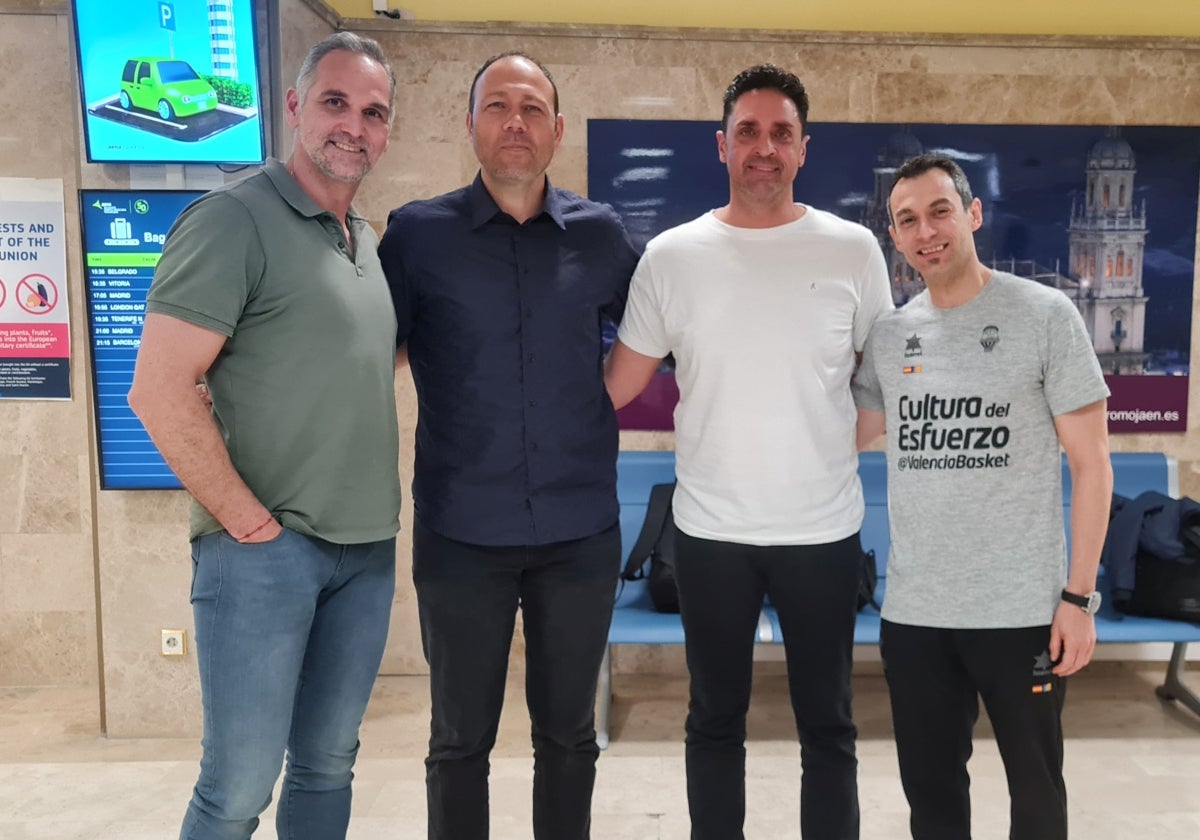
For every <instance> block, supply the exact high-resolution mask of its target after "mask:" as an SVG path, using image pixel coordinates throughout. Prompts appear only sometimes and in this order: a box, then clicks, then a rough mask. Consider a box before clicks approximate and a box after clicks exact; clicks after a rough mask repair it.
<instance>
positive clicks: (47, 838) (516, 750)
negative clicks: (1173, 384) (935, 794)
mask: <svg viewBox="0 0 1200 840" xmlns="http://www.w3.org/2000/svg"><path fill="white" fill-rule="evenodd" d="M773 664H774V663H766V664H765V665H764V666H763V667H760V671H764V672H766V673H764V674H763V675H762V676H760V677H759V678H758V680H757V684H756V688H755V701H754V705H753V708H752V710H751V720H750V741H749V744H748V750H749V759H748V770H747V775H748V779H747V798H748V811H749V813H748V816H747V821H746V836H747V837H748V838H764V839H765V838H771V840H775V839H776V838H797V837H798V836H799V829H798V827H797V811H798V807H799V806H798V791H797V785H798V779H799V772H800V762H799V757H798V749H797V747H796V745H795V743H794V739H793V736H792V731H791V730H792V723H791V718H790V714H791V713H790V709H789V707H788V705H787V699H786V687H785V685H784V680H783V677H782V676H780V675H779V674H778V673H772V672H771V671H772V668H771V667H770V666H771V665H773ZM1160 668H1161V666H1159V665H1154V664H1149V665H1147V664H1143V665H1141V666H1137V667H1135V666H1131V665H1122V664H1119V663H1096V664H1094V665H1093V666H1092V668H1091V669H1090V670H1089V671H1088V672H1085V673H1084V674H1083V675H1081V676H1079V677H1077V678H1075V679H1073V680H1072V683H1071V686H1070V693H1069V696H1068V700H1067V715H1066V718H1067V720H1066V726H1067V733H1068V738H1069V741H1068V745H1067V760H1066V763H1067V768H1066V772H1067V783H1068V786H1069V789H1070V792H1071V823H1072V834H1073V836H1076V837H1079V838H1088V840H1130V838H1136V840H1165V839H1166V838H1181V840H1183V839H1184V838H1186V840H1194V838H1197V837H1200V719H1197V718H1195V717H1194V716H1191V715H1189V714H1188V713H1187V712H1184V711H1182V710H1180V709H1178V708H1175V707H1174V706H1172V705H1163V704H1162V703H1160V702H1159V701H1158V700H1157V699H1156V698H1155V697H1154V693H1153V686H1154V684H1155V680H1156V678H1157V677H1158V676H1159V669H1160ZM864 670H866V671H869V670H870V669H869V668H867V669H864ZM1190 679H1191V681H1192V682H1200V674H1197V673H1196V672H1195V671H1193V672H1192V673H1191V677H1190ZM512 682H514V683H518V682H519V680H513V681H512ZM616 689H617V700H616V705H615V707H614V722H613V723H614V727H613V729H614V732H613V734H614V741H613V745H612V746H611V747H610V748H609V750H608V751H607V752H606V753H605V754H604V755H603V756H602V757H601V760H600V765H599V778H598V781H597V785H596V796H595V803H594V809H593V811H594V818H593V832H592V836H593V837H594V838H596V840H610V839H611V840H625V838H630V840H632V839H633V838H636V840H655V838H662V839H663V840H685V838H686V837H687V836H688V821H687V806H686V800H685V796H684V781H683V749H682V744H681V722H682V718H683V714H684V711H685V708H686V684H685V682H684V680H682V679H680V678H666V677H646V676H624V677H622V676H618V677H617V680H616ZM855 690H856V716H857V718H858V721H859V727H860V732H861V736H860V741H859V758H860V765H861V766H860V773H859V780H860V796H861V801H862V811H863V835H862V836H863V838H864V840H884V838H887V839H888V840H891V838H903V837H905V836H907V835H906V832H905V821H906V816H905V807H904V801H903V796H902V794H901V792H900V786H899V782H898V780H897V778H896V769H895V751H894V748H893V746H892V743H891V729H890V724H889V721H888V713H887V701H886V695H885V691H884V686H883V683H882V678H881V677H879V676H878V675H877V674H872V673H864V674H863V675H861V676H858V677H856V684H855ZM427 691H428V685H427V682H426V680H425V679H423V678H420V677H388V678H384V679H381V680H380V681H379V684H378V686H377V687H376V690H375V695H374V699H373V701H372V704H371V707H370V709H369V711H368V719H367V722H366V724H365V726H364V731H363V736H362V740H363V749H362V753H361V758H360V760H359V764H358V771H357V781H356V783H355V798H354V810H353V819H352V822H351V827H350V837H351V838H354V840H374V839H375V838H380V839H382V838H387V840H408V838H414V840H419V838H423V837H424V836H425V828H424V824H425V817H424V785H423V772H424V771H423V765H422V757H423V753H424V742H425V739H426V727H427V725H428V705H427V700H426V696H427ZM95 720H96V712H95V701H94V699H93V696H92V692H90V691H81V690H68V689H0V837H2V838H4V840H34V838H36V839H37V840H75V839H76V838H79V840H83V839H84V838H87V840H117V838H119V839H120V840H151V838H153V840H169V839H170V838H174V837H175V836H176V832H177V831H178V824H179V818H180V815H181V812H182V808H183V805H184V803H185V801H186V800H187V797H188V795H189V792H190V789H191V785H192V783H193V782H194V780H195V772H196V760H197V757H198V754H199V749H198V745H197V744H196V743H194V742H192V741H190V740H189V741H181V740H142V741H129V740H121V741H118V740H108V739H105V738H102V737H99V736H97V735H96V733H95V725H96V724H95ZM979 734H980V737H979V739H978V744H977V747H976V755H975V758H974V759H973V760H972V765H971V772H972V777H973V780H974V784H973V790H974V806H975V838H976V840H1001V838H1007V836H1008V833H1007V799H1006V794H1005V790H1004V779H1003V771H1002V769H1001V767H1000V763H999V759H998V757H997V755H996V750H995V747H994V746H993V744H992V743H991V741H990V739H989V738H988V736H987V730H986V725H981V731H980V733H979ZM528 744H529V739H528V734H527V723H526V722H525V720H524V710H523V698H522V696H521V694H520V690H519V686H514V688H513V690H512V691H511V692H510V695H509V698H508V704H507V708H506V710H505V717H504V721H503V723H502V726H501V735H500V742H499V744H498V745H497V749H496V751H495V753H494V755H493V762H492V837H493V838H494V840H527V839H528V838H530V837H531V829H530V817H529V798H530V775H531V774H530V769H531V766H532V762H531V759H530V757H529V746H528ZM257 836H259V837H274V831H273V829H272V827H271V823H270V822H269V814H268V818H267V819H265V820H264V826H263V827H262V828H260V829H259V831H258V834H257Z"/></svg>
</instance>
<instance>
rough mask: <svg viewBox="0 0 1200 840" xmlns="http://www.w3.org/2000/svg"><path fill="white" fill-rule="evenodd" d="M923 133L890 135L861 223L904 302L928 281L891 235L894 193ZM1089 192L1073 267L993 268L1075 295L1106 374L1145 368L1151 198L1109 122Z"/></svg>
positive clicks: (1075, 205) (1097, 148)
mask: <svg viewBox="0 0 1200 840" xmlns="http://www.w3.org/2000/svg"><path fill="white" fill-rule="evenodd" d="M924 151H925V149H924V147H923V146H922V144H921V141H920V139H919V138H918V137H917V136H916V135H915V134H913V133H912V132H911V131H908V130H903V131H900V132H897V133H896V134H894V135H892V137H890V138H889V140H888V144H887V145H886V146H885V147H884V148H882V149H881V150H880V151H879V155H878V157H877V159H876V165H875V167H874V174H875V190H874V194H873V195H872V196H871V197H870V198H869V199H868V200H867V202H866V204H865V206H864V209H863V213H862V219H861V221H862V223H863V224H864V225H865V226H866V227H868V228H870V229H871V231H872V232H873V233H874V234H875V236H876V238H877V239H878V240H879V245H880V247H881V248H882V249H883V253H884V255H885V257H886V259H887V262H888V268H889V270H890V272H891V279H892V296H893V299H894V300H895V302H896V305H897V306H899V305H901V304H903V303H904V302H905V301H907V300H909V298H911V297H913V296H914V295H916V294H918V293H920V292H921V291H922V289H923V288H924V284H923V283H922V282H921V278H920V276H919V275H918V274H917V273H916V272H915V271H914V270H913V268H912V266H910V265H909V264H908V263H907V262H905V260H904V257H903V256H902V255H901V254H900V253H899V252H898V251H897V250H896V248H895V246H894V245H893V244H892V240H891V237H890V236H889V235H888V214H887V197H888V192H889V190H890V188H891V184H892V180H893V178H894V177H895V172H896V169H897V168H898V167H899V166H900V164H902V163H903V162H904V161H905V160H907V159H908V158H910V157H913V156H915V155H919V154H921V153H922V152H924ZM1081 176H1082V177H1083V178H1084V179H1085V180H1086V192H1085V197H1084V198H1083V200H1082V201H1080V200H1079V199H1075V200H1073V201H1072V204H1071V211H1070V217H1069V224H1068V226H1067V230H1068V231H1069V237H1068V243H1067V244H1068V258H1067V266H1068V267H1069V268H1068V270H1066V271H1064V266H1063V265H1062V264H1061V263H1059V262H1058V261H1057V260H1056V261H1055V265H1054V266H1053V267H1051V266H1046V265H1041V264H1039V263H1038V262H1037V261H1036V260H1031V259H1020V260H1018V259H1016V258H1010V259H1007V260H1004V259H999V260H997V259H995V258H993V259H992V260H991V264H992V267H994V268H998V269H1002V270H1004V271H1009V272H1011V273H1013V274H1016V275H1018V276H1021V277H1026V278H1029V279H1031V280H1036V281H1037V282H1039V283H1043V284H1045V285H1047V286H1053V287H1054V288H1056V289H1059V290H1060V291H1062V292H1063V293H1064V294H1065V295H1067V296H1068V297H1069V298H1071V300H1072V301H1074V303H1075V306H1076V307H1077V308H1078V309H1079V313H1080V315H1082V316H1083V320H1084V323H1085V324H1086V325H1087V329H1088V334H1089V335H1090V336H1091V338H1092V344H1093V346H1094V347H1095V350H1096V356H1097V358H1099V360H1100V366H1101V368H1102V369H1103V370H1104V372H1105V373H1107V374H1112V375H1118V374H1120V375H1129V374H1142V373H1145V372H1146V362H1147V359H1148V358H1149V354H1148V353H1147V352H1146V350H1145V338H1146V331H1145V327H1146V303H1147V301H1148V298H1147V297H1146V293H1145V289H1144V288H1143V286H1142V269H1143V265H1144V258H1145V250H1146V234H1147V227H1146V201H1145V199H1141V200H1140V201H1139V200H1137V199H1136V198H1135V194H1134V187H1135V183H1134V180H1135V177H1136V176H1137V158H1136V155H1135V154H1134V151H1133V149H1132V148H1131V147H1130V145H1129V143H1128V142H1126V141H1125V139H1124V138H1122V137H1121V132H1120V129H1119V128H1115V127H1110V128H1109V129H1108V130H1107V132H1106V134H1105V136H1104V137H1102V138H1100V139H1099V140H1097V141H1096V143H1095V144H1094V145H1093V146H1092V147H1091V150H1090V151H1089V152H1088V154H1087V162H1086V167H1085V171H1084V172H1083V173H1081Z"/></svg>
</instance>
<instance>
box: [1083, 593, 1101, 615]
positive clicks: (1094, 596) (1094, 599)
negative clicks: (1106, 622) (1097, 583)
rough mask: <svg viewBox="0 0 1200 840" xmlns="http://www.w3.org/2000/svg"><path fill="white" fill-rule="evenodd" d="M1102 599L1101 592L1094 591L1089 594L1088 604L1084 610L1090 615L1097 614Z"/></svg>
mask: <svg viewBox="0 0 1200 840" xmlns="http://www.w3.org/2000/svg"><path fill="white" fill-rule="evenodd" d="M1100 601H1101V598H1100V593H1099V592H1092V593H1089V594H1088V596H1087V606H1086V607H1084V610H1086V611H1087V614H1088V615H1095V614H1096V613H1097V612H1099V610H1100Z"/></svg>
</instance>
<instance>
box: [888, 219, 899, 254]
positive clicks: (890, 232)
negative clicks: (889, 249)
mask: <svg viewBox="0 0 1200 840" xmlns="http://www.w3.org/2000/svg"><path fill="white" fill-rule="evenodd" d="M888 236H890V237H892V244H893V245H895V246H896V250H897V251H899V250H900V242H899V240H897V239H896V228H894V227H892V226H891V225H888Z"/></svg>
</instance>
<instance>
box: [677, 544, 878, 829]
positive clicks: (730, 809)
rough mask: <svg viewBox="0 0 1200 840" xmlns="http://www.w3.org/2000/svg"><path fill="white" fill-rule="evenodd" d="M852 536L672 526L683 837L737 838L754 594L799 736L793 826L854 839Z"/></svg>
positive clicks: (742, 807)
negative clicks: (679, 634)
mask: <svg viewBox="0 0 1200 840" xmlns="http://www.w3.org/2000/svg"><path fill="white" fill-rule="evenodd" d="M860 553H861V547H860V544H859V539H858V535H857V534H855V535H854V536H852V537H849V538H847V539H844V540H841V541H839V542H836V543H830V544H826V545H795V546H751V545H740V544H736V543H725V542H717V541H713V540H704V539H697V538H695V537H690V536H688V535H687V534H684V533H682V532H677V534H676V579H677V582H678V585H679V599H680V611H681V615H682V618H683V629H684V636H685V639H686V647H687V662H688V671H689V672H690V675H691V700H690V704H689V706H688V717H687V748H686V766H687V791H688V811H689V813H690V815H691V820H692V838H694V840H740V838H742V837H743V834H742V826H743V823H744V821H745V815H746V748H745V741H746V712H747V710H748V709H749V707H750V678H751V672H752V670H753V657H754V636H755V629H756V627H757V625H758V617H759V612H760V611H761V609H762V605H763V596H764V595H767V596H769V597H770V599H771V603H772V605H773V606H774V607H775V609H776V610H777V612H778V614H779V621H780V624H781V626H782V629H783V641H784V653H785V657H786V659H787V671H788V687H789V689H790V692H791V700H792V711H793V713H794V715H795V718H796V731H797V732H798V734H799V737H800V756H801V766H802V777H801V782H800V833H801V836H803V837H805V838H807V839H808V840H856V838H857V837H858V825H859V814H858V782H857V772H858V761H857V759H856V758H855V754H854V741H855V737H856V735H857V731H856V730H855V728H854V721H853V720H852V719H851V714H850V706H851V691H850V668H851V660H852V655H853V646H854V619H855V598H856V593H857V585H858V584H857V579H858V578H857V564H858V558H859V556H860Z"/></svg>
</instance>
